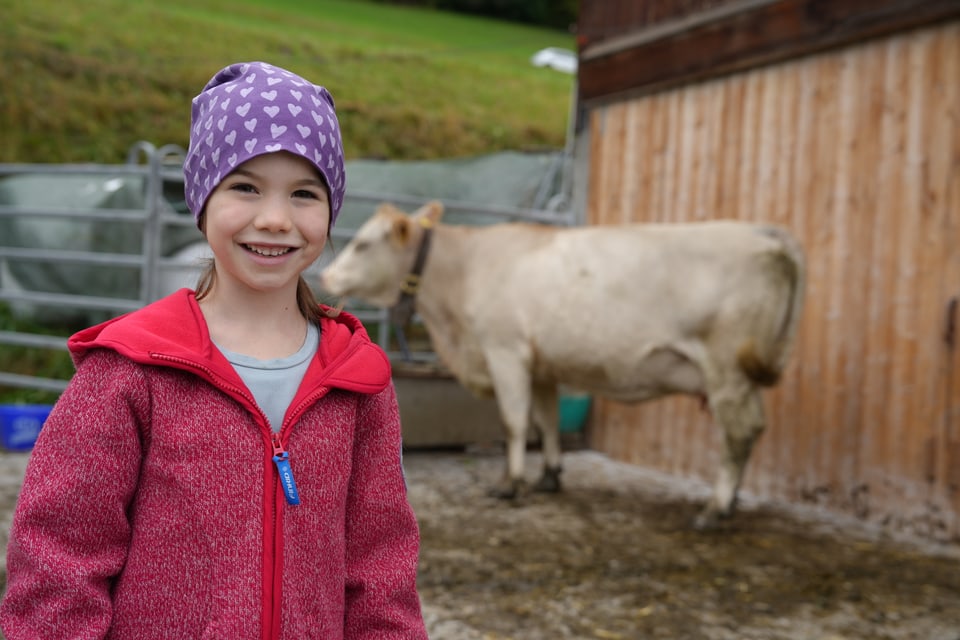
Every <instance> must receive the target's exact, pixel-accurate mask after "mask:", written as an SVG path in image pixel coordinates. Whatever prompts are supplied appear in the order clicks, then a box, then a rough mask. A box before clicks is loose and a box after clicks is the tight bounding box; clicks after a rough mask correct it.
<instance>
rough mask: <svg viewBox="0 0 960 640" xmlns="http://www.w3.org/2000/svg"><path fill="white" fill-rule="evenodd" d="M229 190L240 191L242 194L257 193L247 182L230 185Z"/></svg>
mask: <svg viewBox="0 0 960 640" xmlns="http://www.w3.org/2000/svg"><path fill="white" fill-rule="evenodd" d="M230 190H231V191H240V192H242V193H256V191H257V190H256V188H254V186H253V185H252V184H249V183H247V182H237V183H235V184H232V185H230Z"/></svg>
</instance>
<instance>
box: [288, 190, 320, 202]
mask: <svg viewBox="0 0 960 640" xmlns="http://www.w3.org/2000/svg"><path fill="white" fill-rule="evenodd" d="M293 197H294V198H310V199H312V200H316V199H317V198H318V196H317V194H316V193H314V192H313V191H310V190H309V189H297V190H296V191H294V192H293Z"/></svg>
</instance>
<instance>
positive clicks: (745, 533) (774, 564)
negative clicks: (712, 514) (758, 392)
mask: <svg viewBox="0 0 960 640" xmlns="http://www.w3.org/2000/svg"><path fill="white" fill-rule="evenodd" d="M539 464H540V459H539V456H538V455H536V454H534V455H533V456H531V457H530V460H529V466H528V474H529V477H530V479H534V478H535V477H536V473H537V470H538V468H539ZM502 465H503V457H502V454H500V453H499V452H487V453H475V454H472V455H470V454H463V453H425V452H423V453H408V454H407V456H406V458H405V467H406V469H407V473H408V482H409V487H410V496H411V499H412V501H413V504H414V507H415V509H416V510H417V513H418V514H419V518H420V522H421V528H422V537H423V545H422V564H421V575H420V589H421V596H422V599H423V605H424V612H425V615H426V618H427V620H428V624H429V626H430V630H431V636H430V637H431V638H432V639H434V640H506V639H513V640H548V639H549V640H559V639H567V638H578V639H579V638H584V639H586V638H600V639H606V640H610V639H631V640H632V639H638V640H639V639H647V638H670V639H675V640H701V639H703V640H754V639H755V640H853V639H857V640H861V639H862V640H907V639H910V640H960V547H944V546H932V545H920V544H909V543H905V542H904V541H903V540H900V541H894V540H890V539H885V538H884V537H883V536H882V535H879V534H877V533H876V532H872V531H870V530H868V529H865V528H864V527H860V526H856V525H855V523H844V524H842V525H841V524H840V523H838V522H837V521H836V520H835V519H834V521H832V522H831V521H828V520H825V519H822V518H820V519H814V518H813V517H811V516H809V515H803V514H796V513H794V514H793V515H789V514H787V513H783V512H778V511H777V510H776V509H773V508H771V507H769V506H762V505H756V504H753V505H751V504H750V501H749V499H746V500H744V502H745V504H744V505H743V507H742V511H741V512H740V513H739V515H738V516H737V517H736V518H735V519H733V520H732V521H730V522H728V523H726V524H725V525H724V528H723V529H722V530H720V531H716V532H711V533H698V532H696V531H694V530H693V529H691V527H690V526H689V523H690V521H691V519H692V518H693V516H694V515H695V513H696V512H697V509H698V504H699V500H700V498H701V496H702V494H703V492H705V491H706V487H702V488H700V489H699V493H700V494H701V495H697V493H698V488H697V487H678V486H677V485H676V483H675V482H671V481H670V480H669V479H667V478H665V477H663V476H659V475H656V474H652V473H650V472H646V471H644V470H642V469H639V468H637V467H635V466H632V465H626V464H621V463H616V462H613V461H611V460H609V459H608V458H606V457H605V456H603V455H601V454H598V453H596V452H590V451H576V452H572V453H567V454H565V461H564V473H563V479H564V481H565V484H566V488H565V491H564V492H563V493H561V494H559V495H542V494H531V495H528V496H527V497H525V498H524V499H523V500H521V501H520V502H519V503H518V504H516V505H514V506H509V505H508V504H505V503H503V502H501V501H499V500H496V499H494V498H490V497H487V495H486V493H485V492H486V489H487V488H488V487H489V486H490V485H491V483H492V482H493V481H494V480H496V479H497V478H498V477H499V474H500V473H501V472H502Z"/></svg>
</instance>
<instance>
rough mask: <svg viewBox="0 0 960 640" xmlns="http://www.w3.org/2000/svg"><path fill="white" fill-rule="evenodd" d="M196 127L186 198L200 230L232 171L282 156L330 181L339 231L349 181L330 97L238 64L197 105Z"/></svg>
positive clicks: (290, 78)
mask: <svg viewBox="0 0 960 640" xmlns="http://www.w3.org/2000/svg"><path fill="white" fill-rule="evenodd" d="M190 124H191V126H190V148H189V149H188V150H187V157H186V159H185V160H184V163H183V176H184V192H185V195H186V198H187V206H188V207H189V208H190V211H191V212H192V213H193V217H194V218H195V219H196V220H197V224H198V225H199V224H200V213H201V212H202V211H203V207H204V206H205V205H206V203H207V198H209V197H210V193H211V192H213V190H214V189H215V188H216V186H217V185H218V184H220V181H221V180H223V179H224V178H225V177H227V175H228V174H229V173H230V172H231V171H233V170H234V169H235V168H236V167H238V166H239V165H240V164H241V163H243V162H246V161H247V160H249V159H250V158H253V157H255V156H258V155H261V154H264V153H271V152H273V151H281V150H283V151H289V152H290V153H294V154H296V155H298V156H302V157H304V158H306V159H307V160H309V161H310V162H311V163H312V164H313V165H314V166H315V167H316V168H317V170H318V171H319V172H320V174H321V175H322V176H323V179H324V180H325V181H326V183H327V189H328V190H329V191H330V226H331V227H333V223H334V221H335V220H336V219H337V214H338V213H340V207H341V206H342V205H343V196H344V192H345V190H346V175H345V174H344V170H343V142H342V140H341V139H340V125H339V124H338V122H337V113H336V111H335V110H334V104H333V97H332V96H331V95H330V92H329V91H327V90H326V89H324V88H323V87H321V86H318V85H315V84H313V83H312V82H309V81H307V80H304V79H303V78H301V77H300V76H298V75H295V74H293V73H290V72H289V71H286V70H285V69H281V68H280V67H275V66H273V65H271V64H267V63H265V62H246V63H237V64H232V65H230V66H229V67H224V68H223V69H221V70H220V71H219V72H217V74H216V75H215V76H213V78H212V79H211V80H210V82H208V83H207V86H205V87H204V88H203V91H201V92H200V95H198V96H197V97H196V98H194V99H193V108H192V110H191V123H190Z"/></svg>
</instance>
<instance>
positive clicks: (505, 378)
mask: <svg viewBox="0 0 960 640" xmlns="http://www.w3.org/2000/svg"><path fill="white" fill-rule="evenodd" d="M485 355H486V359H487V367H488V368H489V370H490V375H491V377H492V378H493V388H494V393H495V394H496V397H497V406H498V407H499V408H500V418H501V419H502V420H503V424H504V426H505V427H506V429H507V467H506V472H505V473H504V476H503V478H502V480H501V481H500V483H499V484H498V485H497V486H496V487H495V488H494V489H493V490H491V492H490V493H491V495H493V496H496V497H498V498H504V499H513V498H516V497H517V495H518V494H519V492H520V490H521V489H522V488H523V486H524V468H525V462H524V456H525V455H526V449H527V426H528V423H529V421H530V402H531V401H530V396H531V393H530V370H529V368H528V362H527V359H525V358H523V356H522V354H521V353H519V352H518V350H517V349H511V348H493V349H489V350H487V352H486V354H485Z"/></svg>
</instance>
